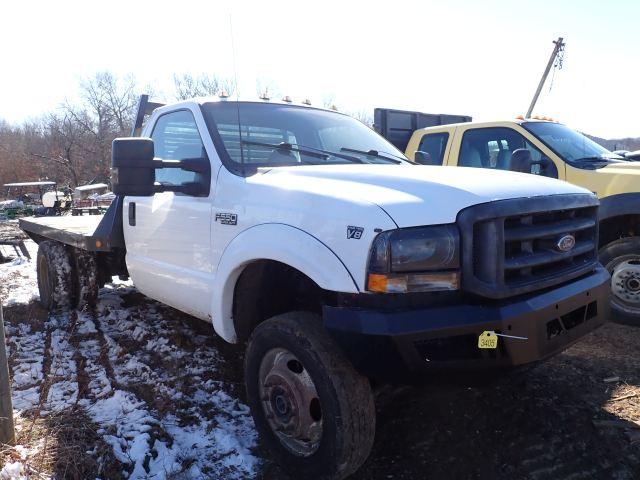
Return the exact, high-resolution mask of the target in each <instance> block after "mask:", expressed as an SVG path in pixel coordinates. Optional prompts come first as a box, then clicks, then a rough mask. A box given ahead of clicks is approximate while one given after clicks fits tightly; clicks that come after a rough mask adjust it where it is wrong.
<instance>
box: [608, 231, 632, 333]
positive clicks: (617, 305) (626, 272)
mask: <svg viewBox="0 0 640 480" xmlns="http://www.w3.org/2000/svg"><path fill="white" fill-rule="evenodd" d="M600 261H601V262H602V264H603V265H604V266H605V268H606V269H607V270H608V271H609V273H610V274H611V318H612V320H613V321H615V322H618V323H624V324H627V325H635V326H640V238H639V237H627V238H621V239H619V240H616V241H614V242H611V243H609V244H608V245H605V246H604V247H603V248H602V249H601V250H600Z"/></svg>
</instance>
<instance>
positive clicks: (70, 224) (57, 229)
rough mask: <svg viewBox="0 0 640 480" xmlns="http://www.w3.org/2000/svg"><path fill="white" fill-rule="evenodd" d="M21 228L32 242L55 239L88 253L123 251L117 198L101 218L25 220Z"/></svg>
mask: <svg viewBox="0 0 640 480" xmlns="http://www.w3.org/2000/svg"><path fill="white" fill-rule="evenodd" d="M19 222H20V228H21V229H22V230H24V231H25V232H26V234H27V235H29V237H31V238H32V239H33V240H34V241H35V242H37V243H40V242H41V241H43V240H56V241H58V242H61V243H64V244H66V245H71V246H73V247H76V248H79V249H81V250H87V251H91V252H110V251H112V250H114V249H117V248H123V249H124V246H125V245H124V234H123V230H122V197H116V198H115V199H114V201H113V202H112V203H111V206H110V207H109V209H108V210H107V212H106V213H105V214H104V215H81V216H72V215H65V216H57V217H25V218H21V219H20V220H19Z"/></svg>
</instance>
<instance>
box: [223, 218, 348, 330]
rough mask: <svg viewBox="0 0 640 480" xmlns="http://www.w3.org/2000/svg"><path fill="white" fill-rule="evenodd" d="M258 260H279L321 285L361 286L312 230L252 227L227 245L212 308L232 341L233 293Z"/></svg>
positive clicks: (341, 288)
mask: <svg viewBox="0 0 640 480" xmlns="http://www.w3.org/2000/svg"><path fill="white" fill-rule="evenodd" d="M256 260H275V261H277V262H281V263H284V264H286V265H288V266H290V267H292V268H295V269H296V270H299V271H300V272H302V273H304V274H305V275H306V276H308V277H309V278H310V279H311V280H313V281H314V282H316V283H317V284H318V286H319V287H320V288H323V289H325V290H332V291H336V292H347V293H358V292H359V290H358V286H357V284H356V282H355V280H354V278H353V276H352V275H351V273H350V272H349V270H348V269H347V267H346V266H345V264H344V263H343V262H342V260H340V258H338V256H337V255H336V254H335V253H334V252H333V251H332V250H331V249H330V248H329V247H327V246H326V245H325V244H324V243H322V242H321V241H320V240H318V239H317V238H316V237H314V236H312V235H310V234H309V233H307V232H305V231H303V230H300V229H299V228H296V227H292V226H290V225H285V224H273V223H270V224H262V225H256V226H255V227H251V228H248V229H247V230H244V231H243V232H242V233H240V234H239V235H238V236H236V237H235V238H234V239H233V240H232V241H231V242H230V243H229V245H227V247H226V248H225V250H224V252H223V253H222V256H221V258H220V262H219V263H218V268H217V270H216V275H215V280H214V286H213V299H212V305H211V312H212V314H213V315H212V316H213V328H214V329H215V331H216V333H217V334H218V335H220V336H221V337H222V338H224V339H225V340H226V341H228V342H234V343H235V342H236V340H237V337H236V331H235V328H234V325H233V294H234V290H235V285H236V282H237V280H238V277H239V276H240V274H241V273H242V271H243V270H244V268H245V267H246V266H247V265H248V264H249V263H251V262H253V261H256Z"/></svg>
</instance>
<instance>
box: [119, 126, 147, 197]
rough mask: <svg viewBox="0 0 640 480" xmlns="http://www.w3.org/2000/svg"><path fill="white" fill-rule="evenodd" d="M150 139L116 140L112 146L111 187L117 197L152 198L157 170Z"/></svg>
mask: <svg viewBox="0 0 640 480" xmlns="http://www.w3.org/2000/svg"><path fill="white" fill-rule="evenodd" d="M153 154H154V149H153V140H151V139H150V138H139V137H131V138H116V139H115V140H114V141H113V143H112V144H111V185H112V186H113V193H115V194H116V195H133V196H140V197H150V196H152V195H153V194H154V193H155V188H154V182H155V181H156V170H155V166H154V162H153Z"/></svg>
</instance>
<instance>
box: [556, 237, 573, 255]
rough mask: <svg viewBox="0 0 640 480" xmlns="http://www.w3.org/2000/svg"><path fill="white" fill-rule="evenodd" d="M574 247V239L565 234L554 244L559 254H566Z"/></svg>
mask: <svg viewBox="0 0 640 480" xmlns="http://www.w3.org/2000/svg"><path fill="white" fill-rule="evenodd" d="M575 246H576V237H574V236H573V235H571V234H570V233H567V234H566V235H563V236H562V237H560V239H559V240H558V241H557V242H556V248H557V249H558V251H559V252H568V251H569V250H571V249H572V248H573V247H575Z"/></svg>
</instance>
